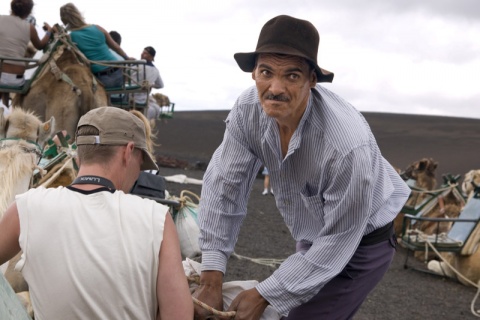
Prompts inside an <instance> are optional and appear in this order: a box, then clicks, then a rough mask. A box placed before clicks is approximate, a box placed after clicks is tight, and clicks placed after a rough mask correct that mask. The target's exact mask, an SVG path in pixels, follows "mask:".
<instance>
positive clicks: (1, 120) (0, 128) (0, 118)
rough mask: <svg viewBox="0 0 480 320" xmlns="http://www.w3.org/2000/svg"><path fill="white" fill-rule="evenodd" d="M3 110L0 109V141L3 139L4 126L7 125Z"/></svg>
mask: <svg viewBox="0 0 480 320" xmlns="http://www.w3.org/2000/svg"><path fill="white" fill-rule="evenodd" d="M4 111H5V109H3V108H0V139H3V138H5V126H6V124H7V119H5V115H4Z"/></svg>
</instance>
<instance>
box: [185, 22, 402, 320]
mask: <svg viewBox="0 0 480 320" xmlns="http://www.w3.org/2000/svg"><path fill="white" fill-rule="evenodd" d="M319 43H320V35H319V33H318V31H317V29H316V28H315V26H314V25H313V24H312V23H311V22H309V21H306V20H302V19H298V18H294V17H291V16H287V15H280V16H277V17H274V18H272V19H270V20H269V21H268V22H267V23H265V25H264V26H263V28H262V30H261V31H260V36H259V38H258V42H257V47H256V49H255V51H253V52H244V53H236V54H235V55H234V58H235V60H236V62H237V64H238V66H239V67H240V69H241V70H243V71H245V72H249V73H251V77H252V79H253V80H254V82H255V86H252V87H250V88H248V89H246V90H245V91H244V92H243V93H242V94H241V95H240V97H239V98H238V99H237V100H236V103H235V105H234V106H233V108H232V110H231V111H230V113H229V115H228V117H227V119H226V121H225V122H226V130H225V135H224V138H223V141H222V143H221V144H220V146H219V147H218V148H217V150H216V151H215V153H214V154H213V156H212V159H211V161H210V163H209V165H208V168H207V171H206V172H205V175H204V179H203V187H202V194H201V201H200V211H199V215H198V221H199V224H200V230H201V235H200V240H199V244H200V248H201V249H202V274H201V278H200V283H201V285H200V287H199V289H198V290H197V291H196V292H195V293H194V296H195V297H196V298H198V299H199V300H200V301H202V302H205V303H207V304H208V305H210V306H212V307H214V308H216V309H218V308H220V309H221V308H222V307H223V305H222V299H221V298H222V281H223V276H224V273H225V271H226V265H227V261H228V258H229V257H230V255H231V254H232V252H233V250H234V248H235V243H236V240H237V239H238V235H239V231H240V227H241V224H242V221H244V219H245V215H246V214H247V204H248V197H249V194H250V191H251V189H252V185H253V182H254V180H255V178H256V176H257V173H258V172H259V169H260V168H261V166H262V165H263V166H265V167H267V168H268V172H269V175H270V184H271V186H272V188H273V190H275V202H276V205H277V208H278V210H279V211H280V214H281V215H282V217H283V219H284V221H285V224H286V225H287V227H288V229H289V230H290V232H291V235H292V237H293V239H294V240H295V241H296V252H292V253H291V255H290V256H288V257H287V258H286V259H285V261H284V262H283V263H282V264H281V265H280V267H279V268H278V269H277V270H275V271H274V272H273V273H272V275H271V276H269V277H268V278H266V279H265V280H263V281H261V282H260V283H259V284H258V285H256V286H255V288H253V289H249V290H245V291H243V292H241V293H240V294H239V295H238V296H237V297H236V298H235V300H233V301H232V303H231V305H230V307H229V311H236V316H235V319H249V320H257V319H260V317H261V315H262V313H263V311H264V310H265V309H266V308H267V306H270V307H273V308H275V309H276V310H277V311H278V312H279V313H280V314H281V315H282V316H284V318H283V319H284V320H310V319H311V320H317V319H351V318H353V316H354V314H355V312H356V311H357V310H358V308H359V307H360V306H361V304H362V302H363V301H364V300H365V298H366V297H367V295H368V294H369V292H370V291H371V290H372V289H373V288H374V287H375V286H376V285H377V284H378V282H379V281H380V280H381V279H382V277H383V275H384V274H385V272H386V271H387V269H388V267H389V266H390V263H391V261H392V259H393V255H394V253H395V246H396V236H395V234H394V232H393V231H394V229H393V222H392V221H393V220H394V218H395V217H396V215H397V214H398V212H400V210H401V208H402V206H403V204H404V203H405V201H406V200H407V198H408V195H409V193H410V189H409V188H408V186H407V185H406V184H405V182H404V181H403V180H402V179H401V178H400V176H399V175H398V174H397V172H396V171H395V170H394V169H393V167H392V166H391V165H390V164H389V163H388V162H387V160H385V158H384V157H383V156H382V154H381V152H380V150H379V148H378V145H377V143H376V141H375V137H374V136H373V134H372V132H371V130H370V128H369V126H368V124H367V122H366V121H365V119H364V118H363V116H362V115H361V113H360V112H358V111H357V110H356V109H355V108H354V107H353V106H352V105H351V104H350V103H348V102H347V101H345V100H344V99H343V98H341V97H340V96H338V95H337V94H335V93H334V92H332V91H330V90H328V89H327V88H325V86H323V85H320V84H319V83H328V82H332V80H333V73H332V72H329V71H326V70H325V69H323V68H320V66H319V64H318V62H317V55H318V48H319ZM259 254H261V253H259ZM195 313H196V318H195V319H196V320H205V319H208V318H209V317H210V316H211V315H210V314H208V312H206V311H204V309H201V308H197V307H195Z"/></svg>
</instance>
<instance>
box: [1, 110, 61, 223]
mask: <svg viewBox="0 0 480 320" xmlns="http://www.w3.org/2000/svg"><path fill="white" fill-rule="evenodd" d="M54 126H55V119H54V118H53V117H51V118H50V120H49V121H47V122H44V123H42V122H41V121H40V120H39V119H38V118H37V117H36V116H35V115H34V114H33V113H32V112H27V111H25V110H22V109H20V108H14V109H13V111H12V112H11V113H10V115H9V116H8V117H4V116H3V109H0V139H2V140H0V185H1V186H2V189H1V190H2V192H1V193H0V218H1V217H2V216H3V214H4V212H5V210H6V209H7V207H8V205H10V203H11V202H12V201H13V199H14V197H15V195H16V194H19V193H22V192H25V191H27V190H28V187H29V184H30V179H31V177H32V173H33V170H34V169H35V168H36V167H37V162H38V159H39V158H40V156H41V146H42V145H43V144H44V143H45V141H47V139H48V138H49V137H50V136H51V135H52V133H53V130H54Z"/></svg>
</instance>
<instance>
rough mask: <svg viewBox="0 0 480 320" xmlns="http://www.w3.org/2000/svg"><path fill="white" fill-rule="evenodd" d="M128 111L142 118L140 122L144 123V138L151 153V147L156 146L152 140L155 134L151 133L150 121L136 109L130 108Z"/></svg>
mask: <svg viewBox="0 0 480 320" xmlns="http://www.w3.org/2000/svg"><path fill="white" fill-rule="evenodd" d="M130 113H132V114H133V115H134V116H136V117H137V118H139V119H140V120H142V122H143V123H144V124H145V138H146V143H147V149H148V152H149V153H150V154H153V147H154V146H157V144H156V143H155V142H153V140H154V139H155V135H154V134H153V133H152V126H151V125H150V121H148V119H147V117H145V115H144V114H143V113H141V112H140V111H138V110H130Z"/></svg>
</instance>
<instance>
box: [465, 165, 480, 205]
mask: <svg viewBox="0 0 480 320" xmlns="http://www.w3.org/2000/svg"><path fill="white" fill-rule="evenodd" d="M478 187H480V170H470V171H468V172H467V173H466V174H465V177H464V178H463V183H462V191H463V193H464V194H465V196H466V197H467V201H468V200H470V199H471V198H472V197H473V194H474V191H475V188H478Z"/></svg>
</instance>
